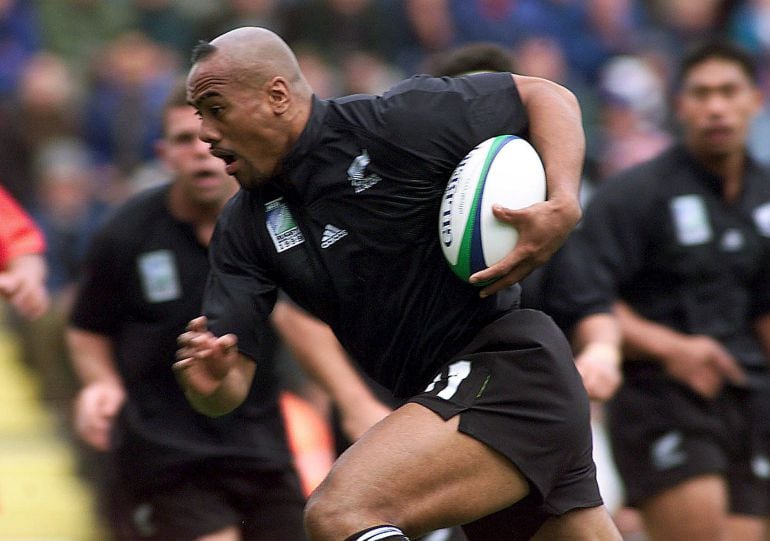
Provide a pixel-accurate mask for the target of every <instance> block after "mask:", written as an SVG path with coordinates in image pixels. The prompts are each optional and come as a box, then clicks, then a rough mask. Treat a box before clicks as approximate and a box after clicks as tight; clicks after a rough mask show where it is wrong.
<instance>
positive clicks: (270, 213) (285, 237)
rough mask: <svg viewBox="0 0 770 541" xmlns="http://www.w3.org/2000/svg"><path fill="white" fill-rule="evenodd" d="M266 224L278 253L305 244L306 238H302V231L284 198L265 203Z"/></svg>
mask: <svg viewBox="0 0 770 541" xmlns="http://www.w3.org/2000/svg"><path fill="white" fill-rule="evenodd" d="M265 224H266V225H267V231H268V233H270V238H271V239H273V244H274V245H275V249H276V251H277V252H278V253H281V252H285V251H286V250H288V249H289V248H293V247H294V246H297V245H298V244H302V243H303V242H305V237H303V236H302V231H300V229H299V226H297V222H296V221H294V216H292V215H291V212H289V207H287V206H286V203H284V201H283V197H279V198H278V199H273V200H272V201H269V202H267V203H265Z"/></svg>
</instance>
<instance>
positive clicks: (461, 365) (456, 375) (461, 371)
mask: <svg viewBox="0 0 770 541" xmlns="http://www.w3.org/2000/svg"><path fill="white" fill-rule="evenodd" d="M470 373H471V362H470V361H457V362H456V363H452V364H450V365H449V375H448V376H447V383H446V387H444V388H443V389H442V390H441V391H439V393H438V394H437V395H436V396H438V397H439V398H443V399H444V400H449V399H450V398H452V397H453V396H454V395H455V393H456V392H457V388H458V387H459V386H460V384H461V383H462V382H463V380H464V379H465V378H467V377H468V376H469V375H470ZM439 381H441V374H438V375H437V376H436V377H435V378H433V381H432V382H431V383H430V385H428V386H427V387H426V388H425V392H426V393H428V392H430V391H432V390H433V389H435V388H436V384H437V383H438V382H439Z"/></svg>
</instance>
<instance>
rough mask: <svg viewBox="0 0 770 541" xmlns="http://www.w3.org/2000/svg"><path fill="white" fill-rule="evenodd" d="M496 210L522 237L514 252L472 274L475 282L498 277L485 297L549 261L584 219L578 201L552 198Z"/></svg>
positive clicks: (499, 216)
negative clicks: (525, 205) (529, 204)
mask: <svg viewBox="0 0 770 541" xmlns="http://www.w3.org/2000/svg"><path fill="white" fill-rule="evenodd" d="M492 211H493V212H494V215H495V217H496V218H497V219H498V220H500V221H502V222H506V223H509V224H511V225H512V226H513V227H515V228H516V229H517V230H518V232H519V239H518V241H517V242H516V247H515V248H514V249H513V251H511V253H509V254H508V255H507V256H505V257H504V258H503V259H501V260H500V261H499V262H498V263H496V264H494V265H492V266H491V267H488V268H486V269H484V270H482V271H479V272H477V273H476V274H474V275H473V276H471V277H470V282H471V283H472V284H473V283H480V282H481V283H483V282H486V281H489V280H495V281H494V283H492V284H490V285H488V286H486V287H484V288H483V289H482V290H481V292H480V293H479V294H480V295H481V296H482V297H486V296H488V295H492V294H493V293H496V292H498V291H500V290H501V289H505V288H507V287H509V286H511V285H513V284H515V283H516V282H518V281H520V280H521V279H523V278H524V277H525V276H527V275H528V274H529V273H530V272H532V271H533V270H534V269H536V268H537V267H539V266H540V265H542V264H543V263H545V262H546V261H548V259H549V258H550V257H551V256H552V255H553V254H554V252H556V250H558V249H559V247H560V246H561V245H562V244H563V243H564V241H565V240H566V238H567V236H568V235H569V234H570V232H571V231H572V229H573V228H574V227H575V224H577V222H578V220H580V206H579V204H578V203H577V202H576V201H574V202H566V201H565V202H562V201H559V200H553V199H549V200H548V201H545V202H543V203H536V204H534V205H531V206H529V207H525V208H523V209H518V210H513V209H508V208H504V207H501V206H499V205H495V206H493V207H492Z"/></svg>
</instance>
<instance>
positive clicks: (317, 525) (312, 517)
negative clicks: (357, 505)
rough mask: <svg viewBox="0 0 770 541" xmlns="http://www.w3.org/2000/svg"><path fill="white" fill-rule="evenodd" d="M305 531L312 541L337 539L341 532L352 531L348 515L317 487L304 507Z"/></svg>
mask: <svg viewBox="0 0 770 541" xmlns="http://www.w3.org/2000/svg"><path fill="white" fill-rule="evenodd" d="M304 519H305V531H307V533H308V535H309V536H310V539H311V540H312V541H323V540H326V539H338V538H339V536H340V534H341V533H342V532H346V531H348V530H350V531H354V528H355V526H353V525H349V522H350V513H349V510H347V509H345V508H344V507H343V506H342V505H340V503H339V501H338V500H337V499H335V498H330V497H328V496H327V494H326V492H325V491H324V490H323V488H321V487H319V488H318V489H316V491H315V492H314V493H313V494H312V495H311V496H310V498H309V499H308V502H307V504H306V505H305V517H304Z"/></svg>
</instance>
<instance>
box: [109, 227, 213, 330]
mask: <svg viewBox="0 0 770 541" xmlns="http://www.w3.org/2000/svg"><path fill="white" fill-rule="evenodd" d="M125 255H126V257H127V261H126V264H125V266H124V267H123V269H124V272H125V274H126V277H125V282H124V283H126V284H127V285H128V287H126V290H125V291H126V294H125V297H124V303H125V306H126V308H127V309H128V312H129V314H128V315H129V317H130V319H132V320H134V321H137V322H152V321H161V320H169V319H171V320H175V321H176V320H180V319H181V320H184V319H189V318H190V317H195V314H196V313H197V311H199V305H200V299H201V298H202V295H203V290H204V288H205V284H206V276H207V274H208V270H209V264H208V252H207V250H206V248H205V247H204V246H203V245H201V244H200V243H199V242H198V241H197V239H196V238H195V232H194V231H193V229H192V228H191V227H189V226H187V225H185V224H180V223H178V222H174V221H168V222H167V223H165V224H164V225H163V227H155V228H153V229H151V230H148V233H147V234H146V235H145V236H144V237H143V238H142V239H139V242H138V243H137V245H136V246H134V247H133V249H132V250H130V251H127V252H126V254H125Z"/></svg>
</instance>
